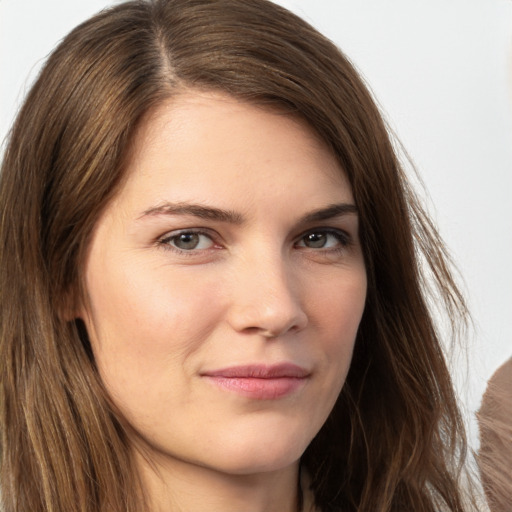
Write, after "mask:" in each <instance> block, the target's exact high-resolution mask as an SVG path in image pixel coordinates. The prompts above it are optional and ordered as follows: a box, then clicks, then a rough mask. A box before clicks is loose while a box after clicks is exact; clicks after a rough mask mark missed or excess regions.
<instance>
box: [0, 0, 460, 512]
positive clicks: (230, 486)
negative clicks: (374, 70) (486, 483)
mask: <svg viewBox="0 0 512 512" xmlns="http://www.w3.org/2000/svg"><path fill="white" fill-rule="evenodd" d="M0 195H1V199H0V203H1V205H2V206H1V207H2V215H1V219H2V223H1V228H0V229H1V239H2V241H3V244H2V251H1V256H0V258H1V261H0V267H1V272H2V282H1V290H2V291H1V293H2V298H1V308H2V322H1V329H2V331H1V354H0V360H1V364H2V368H1V375H2V384H1V393H2V398H1V403H2V415H1V418H2V422H1V429H2V467H1V482H2V484H1V485H2V493H1V494H2V499H3V506H4V509H5V511H6V512H10V511H22V510H23V511H26V510H31V511H43V510H52V511H66V512H69V511H109V512H110V511H140V510H151V511H160V510H188V511H193V510H212V511H214V510H224V511H229V510H248V511H249V510H255V511H256V510H266V511H273V510H276V511H295V510H312V509H313V507H316V510H320V511H331V510H333V511H334V510H336V511H338V510H339V511H350V510H358V511H372V512H374V511H391V510H393V511H395V510H396V511H398V510H400V511H403V510H415V511H433V510H451V511H456V510H457V511H461V510H466V509H467V507H466V505H465V496H464V492H463V491H462V489H461V485H460V482H459V479H460V472H461V470H460V468H461V465H462V464H463V461H464V455H465V440H464V430H463V425H462V421H461V418H460V415H459V411H458V409H457V405H456V400H455V397H454V393H453V388H452V384H451V381H450V377H449V373H448V371H447V368H446V364H445V360H444V357H443V354H442V350H441V342H440V340H439V336H438V332H437V329H436V326H435V325H434V323H433V321H432V317H431V314H430V312H429V309H428V307H427V302H428V299H429V297H428V294H427V290H426V283H427V280H426V279H425V275H424V274H425V271H426V270H428V271H430V272H431V274H432V276H433V281H434V283H435V285H436V287H437V288H436V289H437V293H436V292H432V293H436V294H435V295H434V297H435V298H436V300H439V299H440V300H442V301H444V304H445V307H446V309H447V311H448V313H449V314H450V318H452V319H453V322H454V324H456V323H457V318H461V319H462V318H463V316H464V314H465V309H464V304H463V301H462V299H461V296H460V294H459V292H458V291H457V288H456V287H455V285H454V283H453V281H452V278H451V276H450V273H449V270H448V267H447V263H446V257H445V255H444V251H443V246H442V244H441V243H440V240H439V238H438V236H437V234H436V232H435V230H434V228H433V227H432V225H431V223H430V221H429V219H428V217H426V215H425V214H424V213H423V211H422V209H421V207H420V206H419V204H418V202H417V201H416V200H415V198H414V196H413V195H412V193H411V191H410V190H409V188H408V185H407V182H406V180H405V178H404V175H403V173H402V171H401V169H400V166H399V163H398V160H397V157H396V155H395V154H394V152H393V148H392V144H391V142H390V139H389V137H388V134H387V132H386V127H385V125H384V123H383V121H382V119H381V117H380V115H379V113H378V110H377V108H376V106H375V104H374V102H373V100H372V98H371V96H370V94H369V93H368V91H367V89H366V87H365V86H364V84H363V83H362V81H361V79H360V78H359V76H358V75H357V73H356V72H355V70H354V69H353V67H352V66H351V65H350V64H349V62H348V61H347V60H346V58H345V57H344V56H343V55H342V54H341V53H340V52H339V51H338V50H337V49H336V48H335V47H334V46H333V45H332V44H331V43H330V42H329V41H328V40H326V39H325V38H324V37H323V36H321V35H320V34H318V33H317V32H316V31H315V30H314V29H313V28H311V27H310V26H309V25H307V24H306V23H305V22H303V21H302V20H300V19H298V18H297V17H295V16H294V15H292V14H290V13H289V12H287V11H286V10H284V9H282V8H280V7H277V6H275V5H273V4H271V3H269V2H267V1H265V0H256V1H255V0H213V1H212V0H155V1H135V2H127V3H123V4H120V5H118V6H116V7H113V8H112V9H109V10H106V11H104V12H102V13H100V14H99V15H98V16H96V17H94V18H92V19H91V20H89V21H87V22H85V23H84V24H82V25H80V26H79V27H77V28H76V29H75V30H74V31H73V32H71V34H70V35H69V36H68V37H67V38H65V40H64V41H63V42H62V43H61V45H59V47H58V48H57V49H56V50H55V52H54V53H53V54H52V55H51V56H50V58H49V60H48V62H47V64H46V66H45V68H44V69H43V71H42V72H41V75H40V77H39V79H38V80H37V82H36V84H35V85H34V87H33V88H32V90H31V91H30V93H29V95H28V97H27V99H26V102H25V105H24V107H23V108H22V110H21V111H20V114H19V116H18V118H17V120H16V123H15V125H14V127H13V129H12V132H11V135H10V140H9V143H8V146H7V149H6V152H5V157H4V161H3V166H2V175H1V182H0ZM468 506H469V505H468Z"/></svg>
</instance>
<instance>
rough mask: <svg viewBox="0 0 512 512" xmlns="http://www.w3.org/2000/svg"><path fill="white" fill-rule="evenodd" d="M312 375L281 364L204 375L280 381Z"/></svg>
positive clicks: (261, 365) (212, 372) (304, 370)
mask: <svg viewBox="0 0 512 512" xmlns="http://www.w3.org/2000/svg"><path fill="white" fill-rule="evenodd" d="M309 374H310V372H309V371H308V370H306V369H305V368H303V367H301V366H299V365H296V364H293V363H279V364H272V365H266V364H248V365H240V366H229V367H226V368H220V369H217V370H211V371H206V372H204V373H203V374H202V375H204V376H206V377H225V378H246V379H247V378H253V379H279V378H286V377H288V378H304V377H307V376H308V375H309Z"/></svg>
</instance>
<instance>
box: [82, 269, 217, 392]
mask: <svg viewBox="0 0 512 512" xmlns="http://www.w3.org/2000/svg"><path fill="white" fill-rule="evenodd" d="M135 267H136V265H135V264H133V265H130V264H126V262H125V263H124V264H122V265H121V264H118V265H108V264H104V265H102V266H101V271H98V269H97V270H96V271H95V272H94V273H93V272H91V273H90V279H88V282H87V285H88V290H89V296H90V303H91V314H90V315H89V320H88V321H87V322H86V325H87V327H88V331H89V334H90V337H91V344H92V347H93V351H94V354H95V358H96V362H97V364H98V368H99V370H100V373H101V375H102V378H103V380H104V382H105V384H106V385H107V387H109V388H110V389H111V391H114V389H118V390H119V389H124V390H126V389H132V391H133V392H134V393H137V394H141V395H144V393H146V392H147V391H148V390H150V389H151V388H152V387H153V386H156V385H157V384H158V381H159V380H160V379H163V378H165V377H166V378H168V376H169V374H170V373H172V372H171V370H172V368H173V367H174V366H183V365H186V363H187V357H188V356H189V355H190V354H191V353H193V352H195V351H196V350H197V349H198V348H199V347H201V345H202V344H203V343H204V340H205V339H206V338H208V336H209V334H210V333H211V331H212V330H213V329H214V328H215V326H216V324H217V322H218V321H219V318H220V316H221V312H220V306H219V307H216V305H217V304H219V301H218V300H216V299H217V296H218V293H217V291H216V290H217V287H216V286H215V284H214V283H213V282H210V281H208V280H207V279H206V280H205V279H204V278H203V279H194V277H193V276H189V278H187V279H183V275H180V276H172V275H170V272H164V271H163V269H162V268H161V267H157V266H153V267H152V266H151V265H146V266H145V267H141V266H137V267H136V268H135ZM98 276H105V277H104V278H101V279H98ZM178 277H180V278H178Z"/></svg>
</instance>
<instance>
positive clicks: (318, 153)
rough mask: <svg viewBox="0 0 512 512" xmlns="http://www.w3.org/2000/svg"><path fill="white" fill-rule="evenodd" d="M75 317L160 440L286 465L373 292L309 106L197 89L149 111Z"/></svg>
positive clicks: (179, 454)
mask: <svg viewBox="0 0 512 512" xmlns="http://www.w3.org/2000/svg"><path fill="white" fill-rule="evenodd" d="M127 173H128V174H127V181H126V182H125V183H124V185H123V187H122V189H121V190H120V192H119V194H118V195H117V197H116V198H115V199H114V200H113V201H112V202H111V204H110V205H109V207H108V208H107V209H106V211H105V212H104V213H103V215H102V217H101V218H100V220H99V222H98V224H97V226H96V229H95V231H94V234H93V238H92V242H91V246H90V249H89V253H88V259H87V262H86V268H85V278H86V286H87V290H88V295H89V304H88V306H87V308H85V307H84V311H81V314H80V316H81V317H82V318H83V319H84V321H85V323H86V326H87V330H88V333H89V336H90V341H91V344H92V348H93V352H94V357H95V359H96V363H97V366H98V369H99V372H100V375H101V378H102V379H103V382H104V384H105V386H106V388H107V390H108V392H109V393H110V395H111V397H112V399H113V401H114V402H115V403H116V405H117V406H118V407H119V409H120V410H121V411H122V413H123V414H124V416H125V417H126V419H127V420H128V421H129V422H130V424H131V425H132V426H133V428H134V429H135V430H136V431H137V433H138V434H139V435H140V439H141V440H142V441H143V442H144V443H145V445H146V447H147V448H148V449H149V450H150V452H152V453H154V454H155V455H156V454H158V456H159V457H160V458H162V457H163V459H164V460H166V461H167V463H169V464H171V465H172V464H173V462H176V463H180V464H183V463H184V462H185V463H187V464H191V465H198V466H202V467H207V468H211V469H214V470H218V471H222V472H228V473H233V474H249V473H254V472H261V471H272V470H279V469H281V468H286V467H289V466H291V465H293V464H294V463H295V462H296V461H297V460H298V459H299V457H300V456H301V454H302V453H303V451H304V450H305V448H306V447H307V445H308V444H309V443H310V441H311V440H312V438H313V437H314V436H315V435H316V433H317V432H318V430H319V429H320V427H321V426H322V424H323V423H324V421H325V420H326V418H327V416H328V415H329V413H330V411H331V409H332V407H333V404H334V402H335V400H336V398H337V396H338V394H339V392H340V390H341V388H342V386H343V383H344V381H345V377H346V375H347V371H348V368H349V365H350V360H351V356H352V350H353V347H354V340H355V337H356V331H357V329H358V325H359V322H360V319H361V316H362V313H363V308H364V304H365V297H366V272H365V267H364V262H363V256H362V253H361V247H360V243H359V238H358V218H357V212H356V210H355V206H354V200H353V197H352V193H351V189H350V186H349V184H348V182H347V180H346V178H345V176H344V174H343V172H342V169H340V167H339V165H338V164H337V162H336V160H335V159H334V158H333V156H332V155H331V153H330V152H329V151H328V149H327V148H326V147H325V146H324V145H323V144H322V143H321V142H320V141H319V139H318V138H317V137H316V136H315V135H314V134H313V133H312V131H311V130H310V129H309V128H308V127H307V126H306V125H305V124H304V123H302V122H300V121H297V120H294V119H291V118H290V117H287V116H284V115H281V114H278V113H273V112H271V111H268V110H264V109H262V108H258V107H256V106H252V105H250V104H246V103H242V102H239V101H237V100H235V99H233V98H231V97H230V96H227V95H222V94H220V93H199V92H187V93H184V94H182V95H181V96H179V97H177V98H175V99H173V100H172V101H169V102H168V103H166V104H163V105H161V106H160V108H158V109H157V110H156V111H155V112H154V113H153V115H152V116H151V117H149V118H148V119H147V120H146V121H145V122H144V124H143V125H142V126H141V128H140V130H139V132H138V134H137V137H136V139H135V144H134V147H133V148H132V154H131V157H130V161H129V163H128V169H127Z"/></svg>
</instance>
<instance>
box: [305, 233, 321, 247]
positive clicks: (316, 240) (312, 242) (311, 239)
mask: <svg viewBox="0 0 512 512" xmlns="http://www.w3.org/2000/svg"><path fill="white" fill-rule="evenodd" d="M306 245H307V246H308V247H314V248H319V247H323V246H324V245H325V234H324V233H311V234H309V235H308V236H307V237H306Z"/></svg>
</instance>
